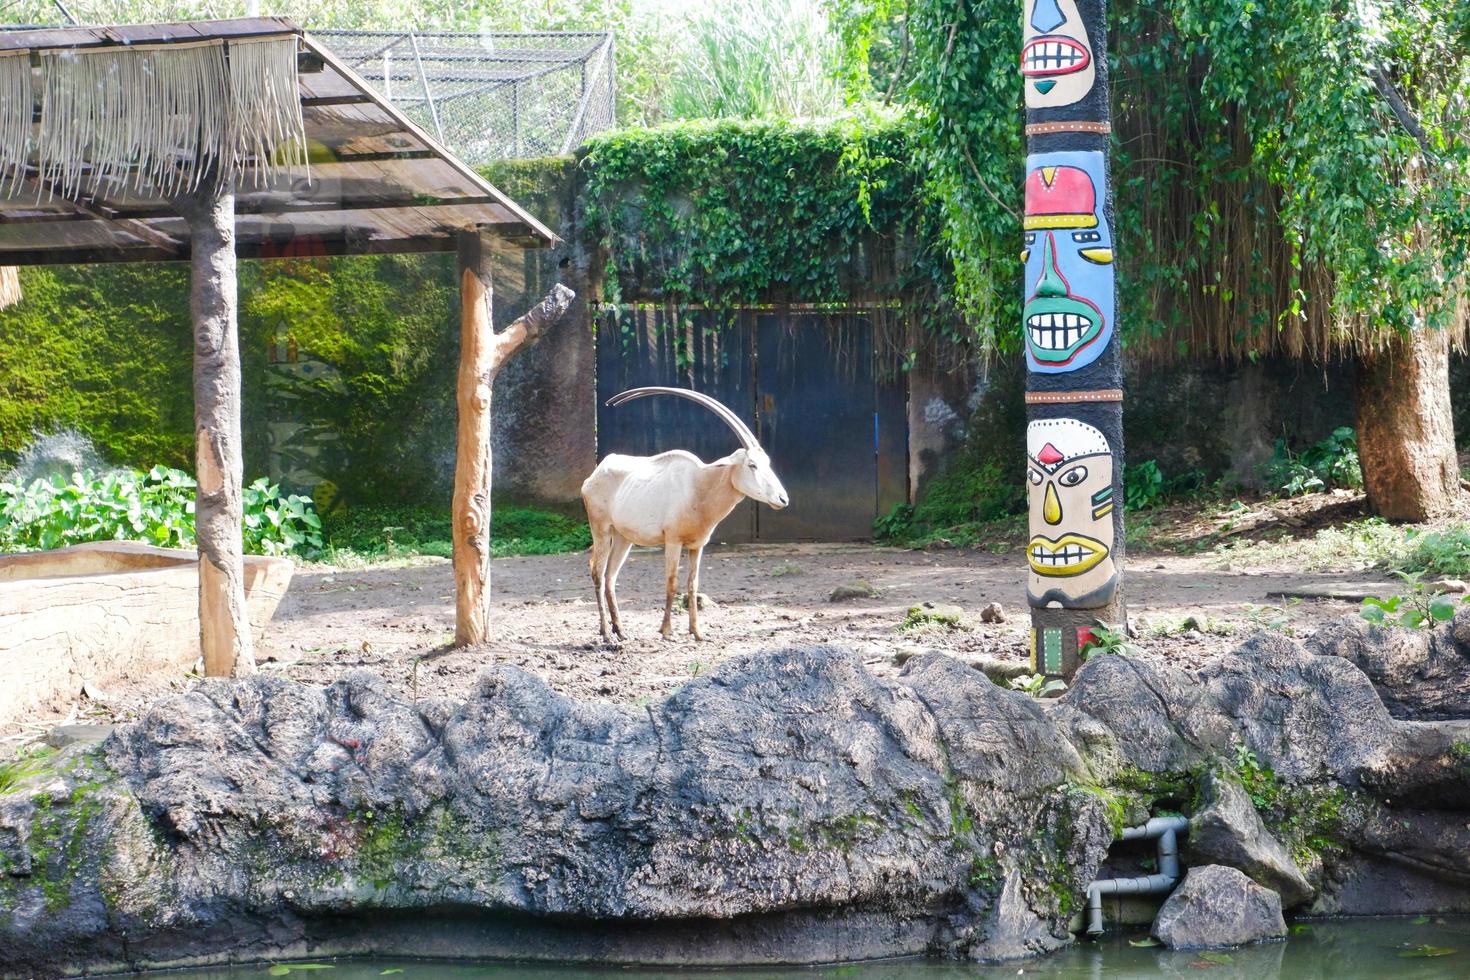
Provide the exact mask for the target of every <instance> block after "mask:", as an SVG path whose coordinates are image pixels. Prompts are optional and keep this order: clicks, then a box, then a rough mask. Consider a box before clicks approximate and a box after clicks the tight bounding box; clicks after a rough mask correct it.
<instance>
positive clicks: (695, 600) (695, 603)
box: [688, 547, 704, 640]
mask: <svg viewBox="0 0 1470 980" xmlns="http://www.w3.org/2000/svg"><path fill="white" fill-rule="evenodd" d="M703 557H704V548H702V547H700V548H690V549H689V597H688V601H689V632H691V633H693V634H694V638H695V639H696V640H702V639H704V636H703V635H702V634H701V633H700V632H699V560H700V559H701V558H703Z"/></svg>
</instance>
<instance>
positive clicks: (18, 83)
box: [0, 50, 35, 195]
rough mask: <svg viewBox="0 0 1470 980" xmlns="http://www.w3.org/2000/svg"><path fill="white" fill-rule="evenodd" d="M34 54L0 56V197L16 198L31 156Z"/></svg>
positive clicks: (20, 52) (4, 54)
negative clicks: (12, 196)
mask: <svg viewBox="0 0 1470 980" xmlns="http://www.w3.org/2000/svg"><path fill="white" fill-rule="evenodd" d="M34 106H35V96H34V95H32V94H31V53H30V52H29V51H26V50H20V51H5V52H0V178H3V179H0V195H6V194H12V195H13V194H14V193H15V192H16V189H17V185H18V184H19V182H20V177H21V175H22V174H24V173H25V163H26V155H27V154H28V153H29V152H30V142H31V116H32V113H33V112H34Z"/></svg>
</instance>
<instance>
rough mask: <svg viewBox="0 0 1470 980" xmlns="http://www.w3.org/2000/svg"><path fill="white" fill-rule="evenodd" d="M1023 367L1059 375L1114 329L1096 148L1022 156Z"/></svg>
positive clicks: (1109, 247) (1085, 358)
mask: <svg viewBox="0 0 1470 980" xmlns="http://www.w3.org/2000/svg"><path fill="white" fill-rule="evenodd" d="M1041 2H1045V0H1041ZM1027 170H1028V173H1027V177H1026V216H1025V222H1024V226H1025V233H1026V246H1025V249H1024V250H1023V251H1022V253H1021V257H1022V260H1023V261H1024V262H1025V263H1026V306H1025V309H1024V310H1023V311H1022V319H1023V321H1024V324H1023V329H1024V331H1025V340H1026V366H1027V367H1028V368H1030V369H1031V370H1032V371H1035V372H1037V373H1039V374H1063V373H1066V372H1068V371H1075V370H1077V369H1078V368H1081V367H1085V366H1086V365H1088V364H1091V363H1092V362H1093V361H1095V360H1097V359H1098V358H1099V357H1100V356H1101V355H1102V352H1103V351H1104V350H1105V349H1106V348H1107V346H1108V340H1109V338H1111V337H1112V334H1113V316H1114V300H1113V239H1112V234H1111V232H1110V230H1109V228H1108V225H1107V217H1106V215H1105V214H1104V211H1103V202H1104V200H1105V198H1104V189H1105V185H1104V183H1103V155H1102V154H1101V153H1099V152H1093V151H1077V152H1066V153H1037V154H1032V155H1031V156H1030V157H1029V158H1028V159H1027Z"/></svg>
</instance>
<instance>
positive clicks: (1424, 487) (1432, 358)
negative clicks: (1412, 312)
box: [1355, 329, 1463, 521]
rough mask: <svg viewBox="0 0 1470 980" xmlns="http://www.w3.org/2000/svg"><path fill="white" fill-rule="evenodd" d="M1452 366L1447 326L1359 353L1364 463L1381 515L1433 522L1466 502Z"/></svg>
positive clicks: (1360, 454) (1358, 394)
mask: <svg viewBox="0 0 1470 980" xmlns="http://www.w3.org/2000/svg"><path fill="white" fill-rule="evenodd" d="M1449 366H1450V337H1449V332H1448V331H1446V330H1432V329H1420V330H1415V331H1413V332H1412V333H1410V334H1408V335H1406V336H1396V337H1394V338H1393V339H1392V340H1391V341H1389V343H1388V344H1387V346H1385V347H1384V348H1383V349H1381V350H1378V351H1374V352H1372V353H1368V354H1362V355H1359V357H1358V361H1357V377H1356V385H1355V387H1356V391H1355V398H1356V402H1357V416H1358V460H1359V463H1360V464H1361V465H1362V468H1363V489H1364V490H1366V491H1367V494H1368V503H1369V504H1370V505H1371V506H1372V507H1373V510H1374V511H1375V512H1376V513H1377V514H1379V516H1381V517H1386V518H1388V519H1389V520H1392V521H1428V520H1434V519H1435V518H1439V517H1444V516H1447V515H1449V514H1452V513H1455V512H1457V511H1458V510H1459V509H1460V507H1461V505H1462V503H1463V496H1462V494H1461V490H1460V468H1459V462H1458V460H1457V459H1456V455H1455V422H1454V416H1453V413H1452V412H1451V408H1450V375H1449V369H1450V367H1449Z"/></svg>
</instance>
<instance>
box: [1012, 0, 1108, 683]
mask: <svg viewBox="0 0 1470 980" xmlns="http://www.w3.org/2000/svg"><path fill="white" fill-rule="evenodd" d="M1022 8H1023V10H1022V24H1021V26H1022V31H1023V34H1024V38H1025V40H1024V44H1023V46H1022V48H1021V75H1022V77H1023V84H1024V86H1025V90H1026V149H1027V156H1026V184H1025V187H1026V193H1025V199H1026V210H1025V218H1024V223H1023V224H1024V231H1025V245H1024V246H1023V248H1022V252H1021V257H1022V261H1023V262H1025V264H1026V286H1025V307H1024V309H1023V311H1022V319H1023V321H1024V322H1023V326H1022V329H1023V330H1024V333H1025V346H1026V367H1027V379H1026V382H1027V383H1026V419H1027V426H1026V480H1027V486H1026V492H1027V496H1028V500H1029V503H1030V539H1029V541H1028V544H1027V548H1026V557H1027V563H1028V565H1029V570H1028V572H1027V575H1026V597H1027V599H1028V601H1029V602H1030V603H1031V659H1032V664H1033V669H1034V670H1036V671H1037V672H1039V673H1043V674H1046V675H1048V676H1060V677H1071V676H1072V674H1073V673H1074V672H1075V671H1076V670H1077V667H1078V665H1079V664H1080V663H1081V660H1080V658H1079V656H1078V651H1079V650H1080V649H1081V648H1082V647H1084V646H1086V644H1087V643H1088V641H1089V640H1090V639H1091V638H1092V630H1093V628H1094V627H1095V626H1096V625H1097V624H1098V622H1100V621H1101V622H1107V623H1109V624H1119V623H1121V622H1122V621H1123V618H1124V617H1123V590H1122V573H1123V506H1122V500H1123V405H1122V401H1123V391H1122V383H1123V373H1122V365H1121V361H1120V359H1119V351H1118V326H1117V299H1116V295H1115V287H1114V282H1113V202H1112V195H1111V193H1110V189H1109V181H1108V133H1109V131H1110V125H1109V122H1108V119H1109V114H1108V61H1107V0H1022Z"/></svg>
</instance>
